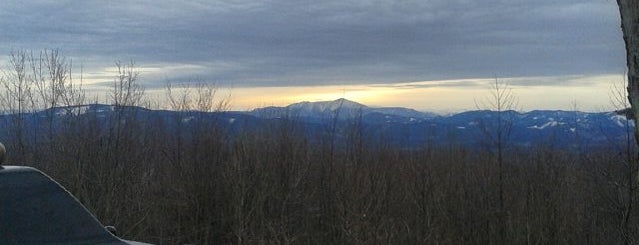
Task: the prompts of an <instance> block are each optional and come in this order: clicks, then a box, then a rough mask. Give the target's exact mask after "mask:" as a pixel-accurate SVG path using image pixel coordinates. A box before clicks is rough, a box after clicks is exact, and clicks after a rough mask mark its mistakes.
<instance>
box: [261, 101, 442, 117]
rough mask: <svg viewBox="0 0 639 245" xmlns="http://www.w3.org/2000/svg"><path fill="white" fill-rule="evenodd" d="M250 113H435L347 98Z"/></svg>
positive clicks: (266, 115) (356, 115)
mask: <svg viewBox="0 0 639 245" xmlns="http://www.w3.org/2000/svg"><path fill="white" fill-rule="evenodd" d="M249 114H250V115H253V116H256V117H260V118H275V117H281V116H282V115H287V116H292V117H308V118H334V117H336V116H337V117H339V119H354V118H358V117H360V116H366V115H370V114H382V115H391V116H399V117H406V118H411V117H412V118H419V119H430V118H434V117H436V116H437V115H436V114H434V113H427V112H420V111H416V110H413V109H408V108H402V107H380V108H375V107H368V106H365V105H363V104H360V103H357V102H354V101H350V100H347V99H337V100H334V101H319V102H308V101H304V102H299V103H295V104H291V105H288V106H285V107H274V106H271V107H264V108H258V109H255V110H252V111H251V112H250V113H249Z"/></svg>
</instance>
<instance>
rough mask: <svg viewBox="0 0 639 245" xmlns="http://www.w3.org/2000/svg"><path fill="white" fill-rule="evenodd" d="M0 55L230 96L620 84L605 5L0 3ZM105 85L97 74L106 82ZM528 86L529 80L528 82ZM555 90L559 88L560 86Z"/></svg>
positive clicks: (565, 0)
mask: <svg viewBox="0 0 639 245" xmlns="http://www.w3.org/2000/svg"><path fill="white" fill-rule="evenodd" d="M2 4H3V6H2V8H0V26H1V27H2V35H0V51H2V52H4V53H6V54H8V53H9V51H10V50H11V49H18V48H25V49H36V50H37V49H42V48H60V49H61V50H62V51H63V52H64V53H65V54H67V55H68V56H71V57H73V58H74V60H75V61H74V62H75V63H76V64H77V63H78V62H81V63H83V64H84V66H85V70H89V71H93V72H94V73H95V77H100V76H101V73H100V72H102V71H106V70H108V67H109V66H111V65H112V63H113V61H114V60H117V59H121V60H128V59H133V60H135V61H136V62H137V64H139V65H140V66H142V67H145V68H146V69H147V72H145V74H143V76H144V77H145V82H146V83H147V84H148V85H150V86H154V85H158V86H161V85H163V84H164V82H165V81H166V80H167V79H170V80H183V79H195V78H197V79H200V80H206V81H215V82H218V83H220V84H228V85H232V86H235V87H255V86H258V87H259V86H292V85H298V86H299V85H339V84H364V83H401V82H409V81H424V80H446V79H464V78H481V77H484V78H485V77H494V76H500V77H536V76H565V75H598V74H618V73H621V72H623V70H624V56H623V55H624V51H623V42H622V40H621V33H620V30H619V21H618V18H619V17H618V13H617V9H616V5H615V2H614V1H602V0H562V1H556V0H481V1H471V0H406V1H381V0H378V1H360V0H326V1H309V0H277V1H276V0H262V1H242V0H225V1H208V0H199V1H181V0H180V1H173V0H138V1H117V0H114V1H98V0H86V1H71V0H67V1H63V0H48V1H47V0H39V1H18V0H9V1H3V3H2ZM102 75H103V74H102ZM532 82H533V83H534V81H532ZM559 82H560V81H559Z"/></svg>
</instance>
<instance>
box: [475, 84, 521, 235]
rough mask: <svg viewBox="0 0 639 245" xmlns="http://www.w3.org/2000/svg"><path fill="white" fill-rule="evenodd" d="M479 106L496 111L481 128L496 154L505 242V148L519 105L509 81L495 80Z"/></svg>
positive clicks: (500, 224)
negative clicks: (493, 116)
mask: <svg viewBox="0 0 639 245" xmlns="http://www.w3.org/2000/svg"><path fill="white" fill-rule="evenodd" d="M483 104H484V105H483V106H479V105H478V106H477V107H479V108H481V107H483V108H484V109H488V110H492V111H495V113H496V119H494V120H492V119H489V120H488V121H490V122H486V121H485V120H483V119H482V120H480V130H481V132H482V134H483V135H484V137H485V138H486V139H487V140H488V144H489V147H490V148H491V152H492V153H493V154H494V156H495V161H496V163H497V174H498V180H497V181H498V205H499V206H498V210H499V211H498V212H497V213H498V214H499V215H498V217H497V218H498V221H499V224H498V225H499V233H500V235H499V236H500V239H501V242H502V243H504V242H505V231H504V229H505V226H506V224H505V222H506V211H505V205H504V149H505V148H506V145H507V143H508V140H509V139H510V136H511V133H512V124H513V118H512V114H511V112H512V110H514V109H515V108H516V107H517V98H516V97H515V95H514V94H513V92H512V90H511V89H510V87H509V85H508V83H504V82H501V81H499V79H497V78H495V81H494V82H493V83H492V84H491V87H490V96H489V98H487V99H485V100H484V103H483Z"/></svg>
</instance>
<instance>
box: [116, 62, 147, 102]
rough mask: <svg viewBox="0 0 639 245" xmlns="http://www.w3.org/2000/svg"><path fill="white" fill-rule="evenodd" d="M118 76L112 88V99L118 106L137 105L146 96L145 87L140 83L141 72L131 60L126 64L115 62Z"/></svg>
mask: <svg viewBox="0 0 639 245" xmlns="http://www.w3.org/2000/svg"><path fill="white" fill-rule="evenodd" d="M115 68H116V72H117V74H116V77H115V79H114V81H113V88H112V90H111V101H112V103H113V105H115V106H116V107H122V106H136V105H139V104H140V103H141V102H142V99H143V98H144V88H143V87H142V86H141V85H140V81H139V76H140V72H139V71H138V69H137V68H136V66H135V62H133V61H131V62H129V63H128V64H124V63H122V62H121V61H117V62H115Z"/></svg>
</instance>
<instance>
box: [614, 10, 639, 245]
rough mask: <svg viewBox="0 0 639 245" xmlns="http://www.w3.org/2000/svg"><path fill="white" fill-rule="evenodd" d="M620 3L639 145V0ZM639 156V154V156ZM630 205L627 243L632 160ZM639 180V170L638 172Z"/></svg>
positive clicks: (628, 239)
mask: <svg viewBox="0 0 639 245" xmlns="http://www.w3.org/2000/svg"><path fill="white" fill-rule="evenodd" d="M617 4H618V5H619V13H620V15H621V29H622V31H623V40H624V42H625V44H626V63H627V65H628V100H629V101H630V107H631V111H632V113H631V114H632V115H634V118H635V142H636V143H637V145H639V123H636V122H637V120H636V118H637V116H639V1H637V0H617ZM638 158H639V156H638ZM628 166H629V171H628V178H629V180H628V182H629V183H630V184H629V186H628V200H629V201H628V202H629V203H628V207H627V209H626V212H625V214H624V216H625V217H624V221H623V230H624V231H623V232H624V237H625V238H626V239H625V240H626V241H625V243H626V244H629V243H630V242H632V239H631V238H632V236H631V235H630V234H629V233H630V230H629V220H630V216H631V215H633V213H632V209H633V205H632V204H633V200H634V198H635V194H636V193H635V187H636V186H637V185H636V183H633V182H634V181H633V177H632V175H633V174H632V173H631V171H632V162H628ZM637 175H638V178H636V179H637V180H639V172H638V173H637Z"/></svg>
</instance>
